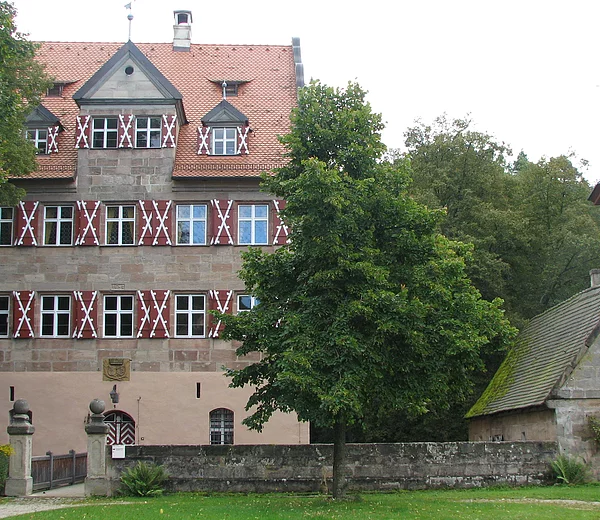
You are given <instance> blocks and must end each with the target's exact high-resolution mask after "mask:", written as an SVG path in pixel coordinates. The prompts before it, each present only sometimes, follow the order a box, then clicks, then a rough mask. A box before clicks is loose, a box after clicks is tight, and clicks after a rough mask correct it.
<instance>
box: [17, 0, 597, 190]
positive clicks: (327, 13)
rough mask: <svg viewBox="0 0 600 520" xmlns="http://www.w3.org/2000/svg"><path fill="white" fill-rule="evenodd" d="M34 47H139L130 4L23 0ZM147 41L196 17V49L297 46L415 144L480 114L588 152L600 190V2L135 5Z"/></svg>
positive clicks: (484, 121) (534, 142)
mask: <svg viewBox="0 0 600 520" xmlns="http://www.w3.org/2000/svg"><path fill="white" fill-rule="evenodd" d="M13 3H14V5H15V6H16V7H17V9H18V11H19V14H18V17H17V24H18V28H19V30H20V31H21V32H25V33H29V35H30V39H32V40H47V41H117V42H118V41H122V42H125V41H127V39H128V34H129V33H128V24H129V23H128V21H127V14H128V12H129V11H128V10H127V9H126V8H125V4H127V3H128V0H102V1H100V2H97V1H94V2H92V1H89V0H78V1H77V0H54V1H48V0H14V1H13ZM132 7H133V9H132V14H133V15H134V19H133V22H132V34H131V39H132V41H133V42H134V43H142V42H168V41H172V39H173V10H174V9H188V10H191V11H192V16H193V25H192V42H193V43H223V44H226V43H233V44H290V43H291V38H292V36H298V37H300V42H301V49H302V61H303V63H304V70H305V77H306V80H309V79H310V78H315V79H320V80H321V81H323V82H324V83H327V84H329V85H333V86H344V85H346V84H347V82H348V81H349V80H353V81H354V80H356V81H358V82H359V83H360V84H361V86H362V87H363V88H364V89H365V90H368V91H369V96H368V99H369V101H370V102H371V104H372V106H373V108H374V110H376V111H377V112H381V113H382V114H383V119H384V121H385V122H386V130H385V131H384V134H383V140H384V142H385V143H386V145H387V146H388V147H390V148H402V147H403V141H404V139H403V133H404V131H405V130H406V129H407V128H408V127H409V126H411V125H412V124H413V122H414V120H415V119H417V118H421V119H422V120H423V121H425V122H431V121H432V120H433V119H434V118H435V117H436V116H438V115H440V114H442V113H444V112H445V113H447V114H448V116H449V117H464V116H466V115H467V114H470V117H471V119H472V120H473V121H474V122H475V123H476V127H475V128H476V129H477V130H480V131H485V132H488V133H490V134H493V135H494V136H495V137H496V138H497V139H498V140H500V141H504V142H506V143H508V144H509V145H510V146H511V147H512V149H513V151H514V153H515V155H516V154H517V153H518V152H519V151H520V150H521V149H522V150H524V151H525V152H526V153H527V154H528V156H529V158H530V160H535V161H537V160H538V159H539V158H540V157H542V156H546V157H552V156H556V155H560V154H567V153H569V152H571V151H572V152H575V153H576V154H577V156H578V157H579V158H584V159H587V160H588V161H589V162H590V167H589V169H588V170H587V171H584V175H585V176H586V178H587V179H588V180H589V181H590V182H592V183H595V182H596V181H598V180H600V139H599V138H600V132H599V126H600V68H599V63H600V60H599V57H600V56H599V53H600V30H599V24H600V2H599V1H598V0H570V1H568V2H567V1H566V0H561V1H554V0H518V1H517V0H503V1H501V2H500V1H492V0H472V1H471V0H445V1H444V0H411V1H407V0H396V1H394V0H370V1H368V2H354V3H351V2H348V1H346V2H340V1H333V0H318V1H317V0H302V1H298V2H287V1H282V0H245V1H240V0H229V1H228V2H208V1H206V0H204V1H202V2H200V1H196V0H193V1H192V0H181V1H179V0H178V1H176V2H171V1H167V0H132Z"/></svg>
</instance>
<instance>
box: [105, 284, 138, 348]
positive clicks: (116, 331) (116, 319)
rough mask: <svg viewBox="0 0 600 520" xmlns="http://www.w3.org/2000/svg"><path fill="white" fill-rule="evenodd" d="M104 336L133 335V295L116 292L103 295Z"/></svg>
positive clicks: (124, 336)
mask: <svg viewBox="0 0 600 520" xmlns="http://www.w3.org/2000/svg"><path fill="white" fill-rule="evenodd" d="M104 337H106V338H131V337H133V296H130V295H124V294H116V295H107V296H105V297H104Z"/></svg>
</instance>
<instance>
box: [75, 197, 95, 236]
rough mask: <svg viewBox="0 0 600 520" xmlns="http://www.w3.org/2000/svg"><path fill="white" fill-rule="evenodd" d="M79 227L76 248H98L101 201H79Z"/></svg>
mask: <svg viewBox="0 0 600 520" xmlns="http://www.w3.org/2000/svg"><path fill="white" fill-rule="evenodd" d="M77 209H78V213H79V216H78V220H79V222H78V226H77V238H76V239H75V245H76V246H98V245H100V241H99V240H98V227H99V224H100V213H99V212H100V201H99V200H78V201H77Z"/></svg>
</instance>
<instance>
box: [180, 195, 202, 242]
mask: <svg viewBox="0 0 600 520" xmlns="http://www.w3.org/2000/svg"><path fill="white" fill-rule="evenodd" d="M203 244H206V206H204V205H195V204H190V205H188V204H185V205H178V206H177V245H203Z"/></svg>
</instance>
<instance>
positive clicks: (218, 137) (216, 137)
mask: <svg viewBox="0 0 600 520" xmlns="http://www.w3.org/2000/svg"><path fill="white" fill-rule="evenodd" d="M212 153H213V155H235V154H236V153H237V129H235V128H213V131H212Z"/></svg>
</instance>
